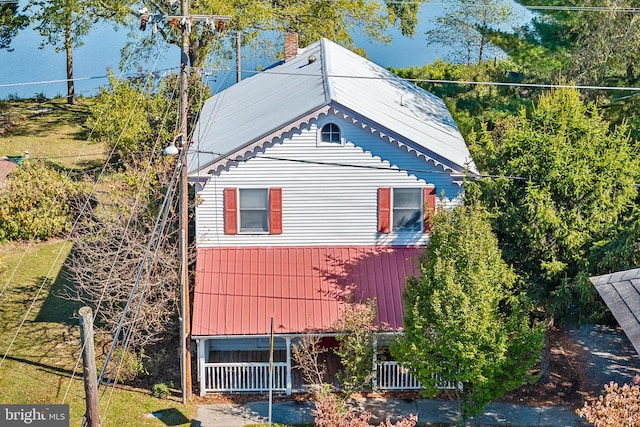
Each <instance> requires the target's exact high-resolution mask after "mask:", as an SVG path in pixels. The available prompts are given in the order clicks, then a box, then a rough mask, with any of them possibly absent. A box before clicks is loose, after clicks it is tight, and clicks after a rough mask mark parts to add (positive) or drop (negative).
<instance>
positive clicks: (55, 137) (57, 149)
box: [0, 98, 104, 168]
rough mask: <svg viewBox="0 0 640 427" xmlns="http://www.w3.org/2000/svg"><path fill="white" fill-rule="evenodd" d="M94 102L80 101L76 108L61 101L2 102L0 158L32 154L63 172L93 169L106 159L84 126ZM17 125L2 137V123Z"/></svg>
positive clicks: (82, 99) (0, 113) (0, 105)
mask: <svg viewBox="0 0 640 427" xmlns="http://www.w3.org/2000/svg"><path fill="white" fill-rule="evenodd" d="M94 103H95V100H93V99H91V98H80V99H79V100H78V102H77V103H76V104H74V105H68V104H66V99H64V98H58V99H54V100H48V101H44V102H36V101H0V157H1V156H6V155H11V156H15V155H22V154H24V153H25V152H28V153H29V156H30V157H32V158H44V159H47V160H49V161H51V162H52V163H55V164H57V165H59V166H61V167H64V168H72V167H73V168H85V167H91V166H94V165H95V164H96V163H99V162H101V161H102V160H103V159H104V154H103V153H104V146H103V145H102V144H100V143H96V142H90V143H88V142H87V140H88V139H89V136H90V132H91V130H90V129H89V128H87V127H86V126H85V121H86V119H87V117H88V116H89V108H90V107H91V106H92V105H93V104H94ZM8 122H11V123H15V126H14V127H12V128H11V129H10V130H9V131H7V132H5V133H4V134H3V133H2V125H3V123H8Z"/></svg>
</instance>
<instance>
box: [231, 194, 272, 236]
mask: <svg viewBox="0 0 640 427" xmlns="http://www.w3.org/2000/svg"><path fill="white" fill-rule="evenodd" d="M224 232H225V234H238V233H247V234H265V233H269V234H281V233H282V189H281V188H225V189H224Z"/></svg>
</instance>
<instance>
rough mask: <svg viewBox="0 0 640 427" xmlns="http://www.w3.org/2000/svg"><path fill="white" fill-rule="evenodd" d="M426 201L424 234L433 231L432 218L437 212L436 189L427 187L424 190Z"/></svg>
mask: <svg viewBox="0 0 640 427" xmlns="http://www.w3.org/2000/svg"><path fill="white" fill-rule="evenodd" d="M422 197H423V199H424V232H425V233H428V232H430V231H431V216H432V215H433V214H434V213H435V212H436V188H435V187H425V188H424V190H423V196H422Z"/></svg>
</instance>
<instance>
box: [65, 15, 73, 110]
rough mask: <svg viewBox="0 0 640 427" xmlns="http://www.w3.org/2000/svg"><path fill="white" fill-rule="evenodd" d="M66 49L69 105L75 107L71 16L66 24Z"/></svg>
mask: <svg viewBox="0 0 640 427" xmlns="http://www.w3.org/2000/svg"><path fill="white" fill-rule="evenodd" d="M64 47H65V50H66V51H67V104H70V105H73V104H75V101H76V94H75V87H74V85H73V46H72V36H71V16H69V17H68V19H67V22H66V24H65V37H64Z"/></svg>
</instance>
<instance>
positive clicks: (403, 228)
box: [390, 187, 425, 233]
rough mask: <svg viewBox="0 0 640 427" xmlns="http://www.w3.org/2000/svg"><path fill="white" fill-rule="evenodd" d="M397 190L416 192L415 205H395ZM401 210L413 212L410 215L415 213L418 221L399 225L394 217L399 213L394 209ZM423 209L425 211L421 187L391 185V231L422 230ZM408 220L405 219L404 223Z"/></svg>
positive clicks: (410, 231)
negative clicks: (414, 223)
mask: <svg viewBox="0 0 640 427" xmlns="http://www.w3.org/2000/svg"><path fill="white" fill-rule="evenodd" d="M398 191H411V192H416V193H417V195H418V200H417V205H416V206H409V207H405V206H396V201H397V198H396V192H398ZM398 199H399V197H398ZM401 210H404V211H411V212H415V213H414V215H412V216H415V215H416V214H417V217H418V221H417V223H416V225H415V226H413V227H408V226H406V225H402V226H399V225H397V224H396V217H397V215H398V214H399V213H396V211H401ZM424 211H425V206H424V198H423V189H422V188H421V187H393V188H392V189H391V220H390V225H391V231H395V232H396V233H405V232H407V233H414V232H422V230H424ZM408 222H410V221H406V222H405V224H406V223H408ZM411 222H413V221H411Z"/></svg>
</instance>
